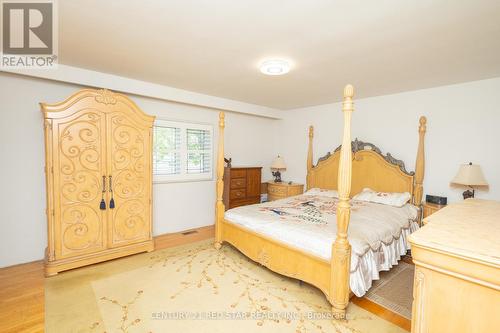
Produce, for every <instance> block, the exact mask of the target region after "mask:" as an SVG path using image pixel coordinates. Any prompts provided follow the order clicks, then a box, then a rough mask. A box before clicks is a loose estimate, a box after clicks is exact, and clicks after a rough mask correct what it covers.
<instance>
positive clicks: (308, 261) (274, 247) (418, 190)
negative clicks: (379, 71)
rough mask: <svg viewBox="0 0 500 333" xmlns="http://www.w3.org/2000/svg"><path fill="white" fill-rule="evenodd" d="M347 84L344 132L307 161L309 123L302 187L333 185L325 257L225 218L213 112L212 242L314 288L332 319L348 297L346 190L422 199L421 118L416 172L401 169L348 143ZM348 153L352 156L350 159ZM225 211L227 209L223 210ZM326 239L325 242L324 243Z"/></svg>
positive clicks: (374, 151) (221, 136)
mask: <svg viewBox="0 0 500 333" xmlns="http://www.w3.org/2000/svg"><path fill="white" fill-rule="evenodd" d="M353 95H354V91H353V87H352V86H351V85H347V86H346V87H345V89H344V101H343V104H342V111H343V114H344V133H343V139H342V145H341V146H339V147H338V148H337V149H336V150H335V151H334V152H333V153H332V154H328V155H327V156H325V157H323V158H321V159H320V160H319V161H318V164H317V165H315V166H314V165H313V149H312V147H313V144H312V140H313V128H312V126H311V127H310V128H309V149H308V155H307V189H311V188H320V189H334V190H337V191H338V202H336V205H335V207H336V221H337V222H336V237H335V240H334V242H333V246H331V257H330V259H329V260H328V259H326V258H325V257H321V256H317V255H313V254H311V253H310V252H308V251H304V250H303V249H301V248H299V247H298V246H294V245H291V244H290V243H286V242H283V241H280V240H277V239H276V238H275V237H269V235H265V234H264V233H262V232H258V231H256V230H250V229H249V228H245V227H243V226H241V225H237V224H235V223H231V222H230V221H229V219H228V218H227V216H226V217H225V215H224V214H225V212H224V211H225V209H224V204H223V202H222V195H223V188H224V180H223V174H224V126H225V123H224V113H223V112H221V113H220V116H219V144H218V157H217V184H216V194H217V202H216V207H215V215H216V216H215V230H216V231H215V247H216V248H217V249H219V248H220V247H221V245H222V242H228V243H230V244H232V245H233V246H235V247H236V248H237V249H239V250H240V251H241V252H242V253H243V254H245V255H246V256H247V257H249V258H250V259H252V260H255V261H257V262H259V263H260V264H262V265H263V266H266V267H267V268H269V269H271V270H272V271H275V272H277V273H279V274H282V275H285V276H289V277H292V278H296V279H299V280H302V281H305V282H307V283H310V284H312V285H314V286H316V287H317V288H319V289H320V290H321V291H322V292H323V293H324V294H325V296H326V298H327V299H328V301H329V302H330V303H331V304H332V312H333V315H334V316H335V317H336V318H344V317H345V310H346V308H347V305H348V303H349V297H350V286H349V278H350V265H351V244H350V243H349V239H348V227H349V222H350V220H351V203H350V197H351V195H355V194H357V193H359V192H361V191H362V190H363V188H366V187H369V188H371V189H374V190H376V191H384V192H408V193H410V194H411V200H410V202H411V203H413V204H414V205H416V206H419V205H420V202H421V200H422V182H423V175H424V136H425V131H426V119H425V117H421V118H420V126H419V144H418V151H417V160H416V171H415V173H413V172H411V173H410V172H407V171H406V169H405V167H404V164H403V162H401V161H399V160H396V159H394V158H393V157H392V156H391V155H390V154H387V155H386V156H384V155H382V154H381V152H380V150H379V149H378V148H377V147H375V146H374V145H372V144H368V143H363V142H360V141H357V140H356V141H354V142H351V115H352V112H353V111H354V106H353ZM353 155H354V158H353ZM228 212H230V211H228ZM330 244H331V243H330Z"/></svg>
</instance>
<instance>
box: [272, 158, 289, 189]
mask: <svg viewBox="0 0 500 333" xmlns="http://www.w3.org/2000/svg"><path fill="white" fill-rule="evenodd" d="M284 170H286V165H285V160H284V159H283V157H281V156H279V155H278V157H276V158H275V159H274V161H273V163H272V164H271V171H272V174H273V177H274V182H275V183H281V172H280V171H284Z"/></svg>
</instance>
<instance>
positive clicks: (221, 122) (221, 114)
mask: <svg viewBox="0 0 500 333" xmlns="http://www.w3.org/2000/svg"><path fill="white" fill-rule="evenodd" d="M225 117H226V115H225V114H224V112H219V128H224V127H225V126H226V122H225Z"/></svg>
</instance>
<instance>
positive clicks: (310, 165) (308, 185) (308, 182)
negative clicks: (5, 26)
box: [306, 125, 314, 190]
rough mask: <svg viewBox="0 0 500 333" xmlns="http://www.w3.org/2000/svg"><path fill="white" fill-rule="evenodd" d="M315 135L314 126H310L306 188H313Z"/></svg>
mask: <svg viewBox="0 0 500 333" xmlns="http://www.w3.org/2000/svg"><path fill="white" fill-rule="evenodd" d="M313 137H314V127H313V126H312V125H311V126H309V148H308V149H307V179H306V189H307V190H310V189H311V176H312V175H311V171H312V168H313Z"/></svg>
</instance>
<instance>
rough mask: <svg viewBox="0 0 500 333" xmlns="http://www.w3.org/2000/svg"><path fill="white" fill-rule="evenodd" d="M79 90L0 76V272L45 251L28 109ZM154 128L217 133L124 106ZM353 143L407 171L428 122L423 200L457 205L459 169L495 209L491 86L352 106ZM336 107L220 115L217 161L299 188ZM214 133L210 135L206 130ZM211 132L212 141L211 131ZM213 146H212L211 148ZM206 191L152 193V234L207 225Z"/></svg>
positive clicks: (180, 112)
mask: <svg viewBox="0 0 500 333" xmlns="http://www.w3.org/2000/svg"><path fill="white" fill-rule="evenodd" d="M80 88H82V87H81V86H78V85H74V84H67V83H58V82H55V81H50V80H44V79H35V78H29V77H25V76H17V75H14V74H7V73H0V106H1V108H0V111H1V122H0V156H1V163H0V175H1V177H2V178H1V183H0V184H1V185H2V191H0V203H1V204H0V228H1V229H0V267H1V266H8V265H13V264H18V263H22V262H27V261H32V260H38V259H41V258H42V257H43V251H44V248H45V246H46V219H45V179H44V173H43V167H44V146H43V128H42V114H41V112H40V110H39V106H38V103H39V102H41V101H44V102H58V101H61V100H63V99H65V98H66V97H67V96H69V95H70V94H71V93H73V92H74V91H76V90H77V89H80ZM131 98H132V99H133V100H134V101H135V102H136V103H137V104H138V105H139V107H141V108H142V109H143V110H144V111H145V112H147V113H149V114H154V115H156V116H158V117H160V118H166V119H177V120H186V121H189V120H192V121H196V122H205V123H211V124H213V125H214V126H217V119H218V112H217V111H216V110H213V109H208V108H203V107H199V106H189V105H185V104H177V103H173V102H166V101H161V100H158V99H152V98H145V97H140V96H133V95H131ZM355 103H356V104H355V107H356V111H355V113H354V115H353V138H354V137H358V138H360V139H362V140H365V141H369V142H372V143H374V144H376V145H378V146H379V147H380V148H381V149H382V151H383V152H387V151H389V152H391V153H392V154H393V155H394V156H395V157H397V158H400V159H402V160H403V161H405V162H406V165H407V168H408V169H410V170H413V169H414V164H415V155H416V149H417V125H418V117H419V116H420V115H426V116H427V118H428V126H427V137H426V159H427V161H426V174H425V182H424V191H425V193H432V194H438V195H445V196H448V198H449V201H457V200H460V198H461V192H462V191H463V190H462V189H452V188H450V185H449V181H450V180H451V178H452V177H453V176H454V175H455V173H456V171H457V170H458V165H459V164H460V163H465V162H468V161H472V162H473V163H477V164H480V165H481V166H482V167H483V171H484V174H485V176H486V179H487V180H488V182H489V183H490V188H489V190H488V191H479V192H478V193H477V197H480V198H490V199H497V200H499V199H500V172H498V170H500V154H499V150H498V147H497V146H496V145H497V143H498V142H500V130H499V128H500V78H496V79H491V80H484V81H477V82H470V83H465V84H459V85H452V86H445V87H439V88H433V89H426V90H419V91H413V92H407V93H400V94H395V95H387V96H380V97H373V98H367V99H360V100H356V101H355ZM340 110H341V106H340V104H339V103H335V104H330V105H321V106H317V107H311V108H303V109H297V110H290V111H283V113H282V114H283V119H282V120H271V119H269V118H261V117H255V116H250V115H242V114H237V113H226V123H227V126H226V140H225V146H226V156H231V157H232V158H233V161H234V164H235V165H261V166H264V169H263V170H264V171H263V180H267V179H270V177H271V175H270V173H269V165H270V162H271V161H272V159H273V157H274V156H275V155H276V154H277V153H280V154H281V155H282V156H284V158H285V161H286V163H287V165H288V170H287V171H286V172H285V173H284V175H283V178H284V179H285V180H294V181H305V175H306V154H307V128H308V125H310V124H312V125H314V126H315V143H314V150H315V157H314V159H315V160H317V158H318V157H320V156H322V155H324V154H325V153H326V152H327V151H329V150H332V149H333V148H335V147H336V146H337V145H338V144H339V143H340V140H341V135H342V132H341V130H342V113H341V111H340ZM215 128H216V127H215ZM216 132H217V131H216ZM215 140H217V138H215ZM214 199H215V184H214V181H206V182H191V183H172V184H155V185H154V223H153V228H154V234H155V235H158V234H163V233H168V232H175V231H180V230H185V229H189V228H194V227H199V226H205V225H210V224H212V223H213V215H214V208H213V207H214Z"/></svg>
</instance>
